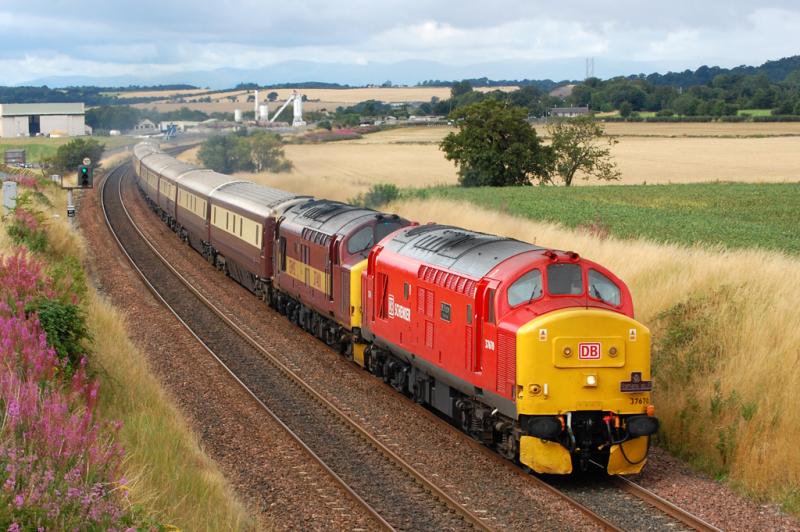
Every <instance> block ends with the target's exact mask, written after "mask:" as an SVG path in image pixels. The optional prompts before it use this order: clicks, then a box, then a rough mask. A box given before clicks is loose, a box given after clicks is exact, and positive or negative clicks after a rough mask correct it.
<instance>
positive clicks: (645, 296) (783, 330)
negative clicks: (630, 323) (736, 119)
mask: <svg viewBox="0 0 800 532" xmlns="http://www.w3.org/2000/svg"><path fill="white" fill-rule="evenodd" d="M653 188H656V187H653ZM659 188H660V187H659ZM589 190H591V189H589ZM712 190H713V189H712ZM516 191H517V192H519V189H517V190H516ZM594 191H595V192H597V189H594ZM389 209H390V210H391V212H398V213H400V214H402V215H403V216H406V217H409V218H411V219H414V220H419V221H420V222H427V221H431V220H436V221H438V222H442V223H450V224H454V225H458V226H462V227H468V228H471V229H475V230H479V231H485V232H491V233H494V234H500V235H507V236H511V237H514V238H518V239H520V240H525V241H529V242H535V243H537V244H539V245H547V246H552V247H555V248H560V249H571V250H575V251H577V252H579V253H580V254H581V255H582V256H584V257H586V258H588V259H591V260H595V261H597V262H599V263H601V264H603V265H605V266H607V267H609V268H611V270H612V271H614V272H615V273H616V274H617V275H619V276H620V277H621V278H622V279H623V280H624V281H625V282H626V283H627V284H628V286H629V287H630V288H631V291H632V294H633V300H634V303H635V306H636V316H637V319H639V320H640V321H642V322H643V323H644V324H645V325H647V326H648V327H650V328H651V330H652V331H653V371H654V374H655V390H654V393H653V399H654V403H655V405H656V413H657V415H658V416H659V418H660V419H661V422H662V427H663V430H662V435H663V438H662V440H661V442H660V445H662V446H665V447H667V448H668V449H670V450H671V451H673V452H675V453H676V454H679V455H681V456H683V457H685V458H687V459H689V460H690V461H691V462H692V463H693V464H694V465H695V466H698V467H701V468H702V469H704V470H706V471H708V472H710V473H712V474H713V475H715V476H716V477H717V478H719V479H726V481H728V482H730V483H731V485H732V486H734V487H737V488H739V489H742V490H744V491H746V492H747V493H748V494H749V495H751V496H753V497H754V498H755V499H757V500H773V501H776V502H778V503H781V504H782V505H783V507H784V508H785V509H786V510H787V511H789V512H792V513H794V514H795V515H800V497H798V493H800V466H799V465H798V461H797V444H796V442H797V441H798V439H800V412H799V411H798V410H797V409H796V408H794V405H795V403H796V397H795V395H796V393H795V391H796V390H797V389H800V372H798V371H796V368H797V367H800V350H798V346H800V313H798V312H797V309H796V305H797V301H798V300H800V259H798V258H796V257H790V256H787V255H784V254H782V253H778V252H770V251H762V250H754V249H735V250H724V249H720V248H718V247H717V248H706V247H701V246H683V245H677V244H661V243H656V242H650V241H645V240H633V241H632V240H620V239H618V238H616V237H614V236H603V235H602V234H598V233H597V232H594V233H593V232H591V231H589V230H572V229H567V228H565V227H563V226H559V225H555V224H552V223H546V222H535V221H532V220H530V219H528V218H523V217H520V216H513V215H511V214H509V213H499V212H497V211H496V210H492V209H488V208H483V207H478V206H476V205H470V204H469V203H466V202H464V201H463V200H462V201H458V200H457V199H454V198H449V199H443V198H430V199H427V200H421V199H419V198H410V199H406V200H403V201H401V202H398V203H395V204H392V205H390V206H389ZM769 212H770V211H765V215H764V216H768V213H769ZM642 221H643V223H644V219H642Z"/></svg>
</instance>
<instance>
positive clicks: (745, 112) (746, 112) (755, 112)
mask: <svg viewBox="0 0 800 532" xmlns="http://www.w3.org/2000/svg"><path fill="white" fill-rule="evenodd" d="M737 115H738V116H772V109H739V112H738V113H737Z"/></svg>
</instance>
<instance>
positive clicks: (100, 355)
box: [0, 188, 253, 530]
mask: <svg viewBox="0 0 800 532" xmlns="http://www.w3.org/2000/svg"><path fill="white" fill-rule="evenodd" d="M46 194H47V198H48V200H49V205H46V204H45V203H40V208H41V209H42V210H43V211H44V212H45V214H46V216H47V218H48V220H47V222H46V232H47V237H48V256H50V257H54V258H58V257H64V256H66V255H71V256H77V257H78V258H79V259H81V261H82V262H84V263H85V261H86V255H87V250H86V242H85V241H84V240H83V238H82V237H81V236H80V234H79V233H78V232H77V231H76V230H75V229H74V228H71V227H70V226H69V224H68V222H67V220H66V217H64V216H63V213H64V212H65V210H66V194H65V193H64V192H63V191H62V190H60V189H56V188H48V189H47V193H46ZM54 214H58V215H60V217H59V218H53V215H54ZM10 249H11V243H10V241H9V239H8V237H7V236H6V231H5V230H4V229H2V228H0V254H8V253H9V252H10ZM86 315H87V324H88V326H89V329H90V332H91V335H92V337H93V338H94V341H93V346H92V353H91V355H90V358H89V365H90V367H91V368H92V369H93V370H94V371H97V372H98V375H99V379H100V386H101V392H100V394H99V397H100V402H99V412H100V413H101V416H102V417H103V418H104V419H109V420H120V421H122V423H123V426H122V430H121V432H120V434H119V437H118V439H119V441H120V443H121V444H122V446H123V447H124V448H125V451H126V462H125V477H126V478H127V479H128V486H129V489H130V492H129V495H130V498H131V500H132V502H133V503H134V504H135V505H136V506H137V507H138V508H140V509H141V511H142V512H144V513H145V514H146V515H150V516H152V517H153V518H155V519H156V520H157V521H158V522H160V523H164V524H169V525H173V526H176V527H178V528H179V529H181V530H240V529H249V528H252V527H253V523H252V522H251V520H250V518H249V517H248V515H247V513H246V511H245V509H244V507H243V506H242V504H241V503H240V502H239V501H238V500H237V498H236V496H235V494H234V492H233V489H232V487H231V486H230V485H229V484H228V483H227V481H226V479H225V478H224V477H223V475H222V474H221V473H220V471H219V470H218V469H217V467H216V464H215V463H214V462H213V461H212V460H211V459H210V458H209V457H208V456H207V455H206V454H205V453H204V452H203V451H202V449H201V448H200V445H199V442H198V440H197V438H196V436H195V435H194V433H193V432H192V431H191V429H190V428H189V426H188V425H187V422H186V421H185V419H184V418H183V416H182V414H181V412H180V411H179V410H178V408H177V406H176V405H175V403H174V401H173V400H172V398H171V397H170V396H169V395H168V393H167V391H166V390H165V389H164V388H162V386H161V384H160V382H159V380H158V378H157V377H156V376H155V374H154V373H153V372H151V370H150V368H149V366H148V362H147V358H146V357H145V355H144V353H142V352H141V351H140V350H139V349H138V348H137V347H136V346H135V345H134V344H133V343H132V341H131V340H130V339H129V337H128V334H127V330H128V329H129V328H130V327H132V324H128V323H126V322H125V319H124V317H123V316H122V314H121V313H120V311H119V310H118V309H116V308H115V307H114V306H113V305H112V304H111V303H110V302H109V301H108V300H107V299H106V298H104V297H103V296H101V295H100V294H99V293H98V292H97V290H96V289H95V288H94V287H90V289H89V293H88V306H87V309H86Z"/></svg>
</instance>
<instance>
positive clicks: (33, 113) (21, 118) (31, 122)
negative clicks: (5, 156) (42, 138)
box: [0, 103, 86, 137]
mask: <svg viewBox="0 0 800 532" xmlns="http://www.w3.org/2000/svg"><path fill="white" fill-rule="evenodd" d="M84 118H85V113H84V110H83V103H3V104H0V137H33V136H36V135H39V134H42V135H50V136H54V137H56V136H58V137H75V136H81V135H85V134H86V123H85V121H84Z"/></svg>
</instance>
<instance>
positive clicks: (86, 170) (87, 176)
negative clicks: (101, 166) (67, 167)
mask: <svg viewBox="0 0 800 532" xmlns="http://www.w3.org/2000/svg"><path fill="white" fill-rule="evenodd" d="M93 181H94V179H93V176H92V167H91V166H89V165H86V164H82V165H80V166H79V167H78V187H79V188H92V185H93Z"/></svg>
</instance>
